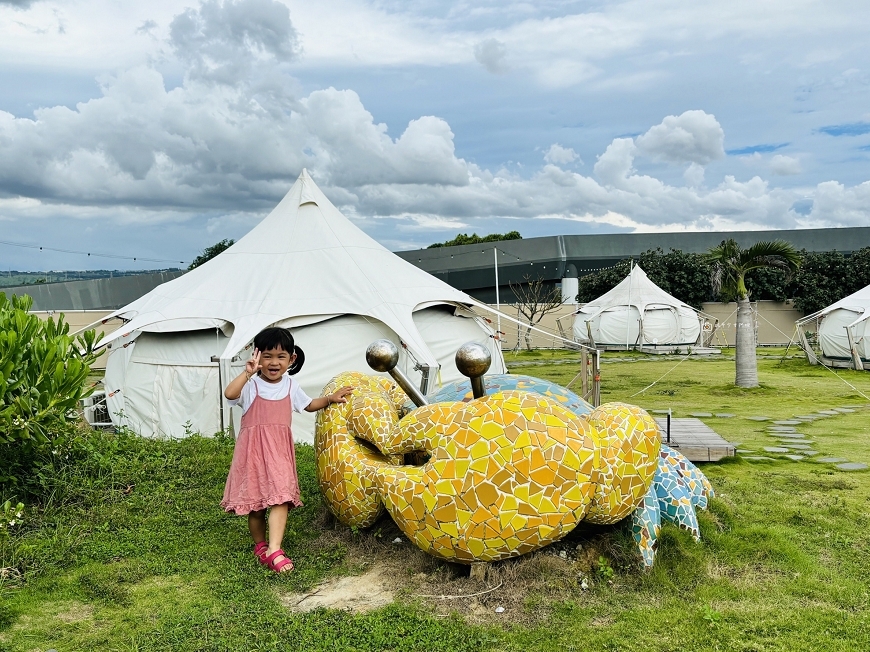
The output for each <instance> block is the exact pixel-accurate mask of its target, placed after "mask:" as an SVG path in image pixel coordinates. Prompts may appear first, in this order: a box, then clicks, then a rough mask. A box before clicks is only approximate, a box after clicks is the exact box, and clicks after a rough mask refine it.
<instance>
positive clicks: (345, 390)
mask: <svg viewBox="0 0 870 652" xmlns="http://www.w3.org/2000/svg"><path fill="white" fill-rule="evenodd" d="M352 391H353V387H342V388H341V389H337V390H335V391H334V392H333V393H332V394H330V395H329V396H327V397H326V398H328V399H329V402H330V403H347V398H346V397H347V395H348V394H350V393H351V392H352Z"/></svg>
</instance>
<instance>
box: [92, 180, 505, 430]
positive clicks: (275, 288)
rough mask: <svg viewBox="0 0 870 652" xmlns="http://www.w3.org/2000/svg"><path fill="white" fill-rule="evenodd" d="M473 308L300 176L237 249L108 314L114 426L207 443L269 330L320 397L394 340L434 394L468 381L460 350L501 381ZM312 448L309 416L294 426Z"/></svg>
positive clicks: (494, 347) (406, 366)
mask: <svg viewBox="0 0 870 652" xmlns="http://www.w3.org/2000/svg"><path fill="white" fill-rule="evenodd" d="M473 305H480V304H479V303H478V302H477V301H475V300H474V299H473V298H471V297H470V296H468V295H467V294H465V293H464V292H460V291H459V290H456V289H454V288H452V287H450V286H449V285H447V284H446V283H444V282H443V281H440V280H438V279H437V278H435V277H434V276H431V275H430V274H428V273H427V272H424V271H422V270H421V269H418V268H417V267H415V266H414V265H412V264H410V263H408V262H406V261H404V260H402V259H401V258H399V257H398V256H396V255H394V254H393V253H391V252H390V251H388V250H387V249H385V248H384V247H382V246H381V245H380V244H378V243H377V242H375V241H374V240H373V239H372V238H370V237H369V236H367V235H366V234H365V233H363V232H362V231H361V230H360V229H358V228H357V227H356V226H354V225H353V224H352V223H351V222H350V221H349V220H348V219H347V218H346V217H344V215H342V214H341V212H340V211H339V210H338V209H337V208H336V207H335V206H333V205H332V203H330V201H329V200H328V199H327V198H326V196H325V195H324V194H323V192H321V190H320V189H319V188H318V187H317V186H316V185H315V183H314V181H313V180H312V179H311V177H310V176H309V175H308V173H307V171H305V170H303V172H302V174H301V175H300V176H299V179H298V180H297V181H296V183H295V184H294V185H293V187H292V188H291V189H290V191H289V192H288V193H287V195H286V196H285V197H284V199H283V200H281V202H280V203H279V204H278V206H277V207H275V209H274V210H273V211H272V212H271V213H270V214H269V215H268V216H267V217H266V218H265V219H263V221H262V222H260V224H258V225H257V226H256V227H255V228H254V229H252V230H251V231H250V232H249V233H248V234H247V235H245V236H244V237H243V238H242V239H240V240H239V241H238V242H237V243H235V244H234V245H233V246H232V247H230V248H229V249H227V250H226V251H224V252H223V253H221V254H220V255H219V256H217V257H215V258H213V259H212V260H210V261H208V262H207V263H205V264H204V265H201V266H200V267H197V268H196V269H194V270H192V271H190V272H188V273H187V274H184V275H183V276H181V277H179V278H177V279H174V280H172V281H169V282H168V283H164V284H163V285H160V286H158V287H157V288H155V289H154V290H152V291H151V292H149V293H148V294H146V295H145V296H143V297H141V298H140V299H138V300H136V301H134V302H133V303H131V304H129V305H127V306H125V307H124V308H122V309H120V310H118V311H116V312H114V313H112V314H111V315H109V316H108V317H107V318H106V320H109V319H112V318H120V319H123V320H124V321H125V322H126V323H125V324H124V325H123V326H122V327H121V328H119V329H118V330H117V331H115V332H114V333H113V334H112V335H111V336H109V338H107V339H106V340H105V341H104V346H108V347H109V358H108V361H107V364H106V376H105V386H106V394H107V406H108V410H109V413H110V414H111V417H112V420H113V422H114V423H115V425H126V426H128V427H130V428H132V429H133V430H134V431H136V432H138V433H139V434H141V435H144V436H170V437H180V436H185V435H186V434H189V433H191V432H201V433H203V434H208V435H210V434H212V433H214V432H216V431H218V430H220V429H221V428H222V427H229V425H230V423H233V424H234V426H235V427H236V428H237V427H238V419H239V416H240V415H239V410H238V408H233V409H230V407H229V406H228V405H227V403H226V401H225V400H223V389H224V387H225V386H226V384H227V383H228V382H229V381H230V380H232V378H234V377H235V376H236V375H237V374H238V373H239V372H240V371H241V369H242V368H243V367H244V363H245V360H246V359H247V358H248V357H250V354H251V350H250V343H251V341H252V340H253V338H254V336H255V335H256V334H257V333H258V332H259V331H260V330H262V329H263V328H266V327H267V326H272V325H278V326H284V327H287V328H290V329H291V330H292V332H293V334H294V337H295V339H296V342H297V344H298V345H299V346H300V347H301V348H302V349H303V350H304V351H305V355H306V362H305V365H304V366H303V368H302V371H301V372H300V373H299V374H298V375H297V376H295V378H296V379H297V380H298V382H299V383H300V384H301V386H302V388H303V389H304V390H305V391H306V392H307V393H308V394H309V395H311V396H318V395H319V394H320V391H321V389H322V388H323V386H324V385H325V384H326V383H327V382H328V381H329V380H330V379H331V378H332V377H334V376H335V375H336V374H338V373H340V372H342V371H350V370H357V371H363V372H367V373H374V372H372V371H371V370H370V369H369V368H368V366H367V365H366V362H365V349H366V347H367V346H368V345H369V344H370V343H371V342H372V341H374V340H377V339H380V338H388V339H390V340H392V341H393V342H395V343H396V344H397V345H398V346H399V348H400V351H401V355H400V361H399V368H400V369H401V370H403V371H404V373H405V374H406V375H407V376H408V377H409V378H410V379H411V380H412V381H413V382H414V383H415V384H417V385H421V386H422V389H423V391H424V393H425V392H429V391H434V390H435V389H437V387H438V385H439V384H441V383H447V382H452V381H454V380H458V379H460V378H461V376H460V374H459V372H458V371H457V369H456V366H455V364H454V355H455V353H456V350H457V349H458V348H459V347H460V346H462V345H463V344H464V343H466V342H469V341H472V340H474V341H478V342H481V343H483V344H485V345H486V346H487V347H488V348H489V350H490V352H491V354H492V359H493V363H492V366H491V373H504V372H505V371H506V369H505V366H504V359H503V357H502V354H501V349H500V347H499V344H498V342H497V341H495V340H494V339H492V337H491V336H492V333H493V332H492V330H491V329H490V328H489V327H488V325H487V323H486V321H485V320H484V319H482V318H481V317H479V316H477V315H476V314H475V313H473V312H471V310H470V307H471V306H473ZM293 424H294V425H293V429H294V434H295V436H296V438H297V440H299V441H311V438H312V435H313V429H314V419H313V416H312V415H308V414H301V415H300V414H297V415H295V416H294V421H293Z"/></svg>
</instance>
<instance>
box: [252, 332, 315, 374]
mask: <svg viewBox="0 0 870 652" xmlns="http://www.w3.org/2000/svg"><path fill="white" fill-rule="evenodd" d="M254 348H255V349H257V350H258V351H271V350H272V349H283V350H284V351H287V353H290V354H291V355H292V354H293V353H295V354H296V360H294V361H293V364H292V365H290V368H289V369H288V370H287V373H288V374H289V375H291V376H292V375H293V374H296V373H299V370H300V369H302V365H303V364H305V353H304V352H303V351H302V349H300V348H299V347H298V346H296V344H295V343H294V342H293V335H291V334H290V331H289V330H287V329H286V328H278V327H277V326H272V327H270V328H264V329H263V330H261V331H260V332H259V333H257V336H256V337H255V338H254Z"/></svg>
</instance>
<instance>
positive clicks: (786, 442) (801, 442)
mask: <svg viewBox="0 0 870 652" xmlns="http://www.w3.org/2000/svg"><path fill="white" fill-rule="evenodd" d="M815 443H816V442H814V441H813V440H811V439H780V440H779V444H777V445H778V446H807V448H809V446H808V444H815Z"/></svg>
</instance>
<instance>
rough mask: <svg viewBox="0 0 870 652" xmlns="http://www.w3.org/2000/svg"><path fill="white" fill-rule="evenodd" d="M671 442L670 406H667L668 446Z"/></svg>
mask: <svg viewBox="0 0 870 652" xmlns="http://www.w3.org/2000/svg"><path fill="white" fill-rule="evenodd" d="M670 444H671V408H668V446H670Z"/></svg>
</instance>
